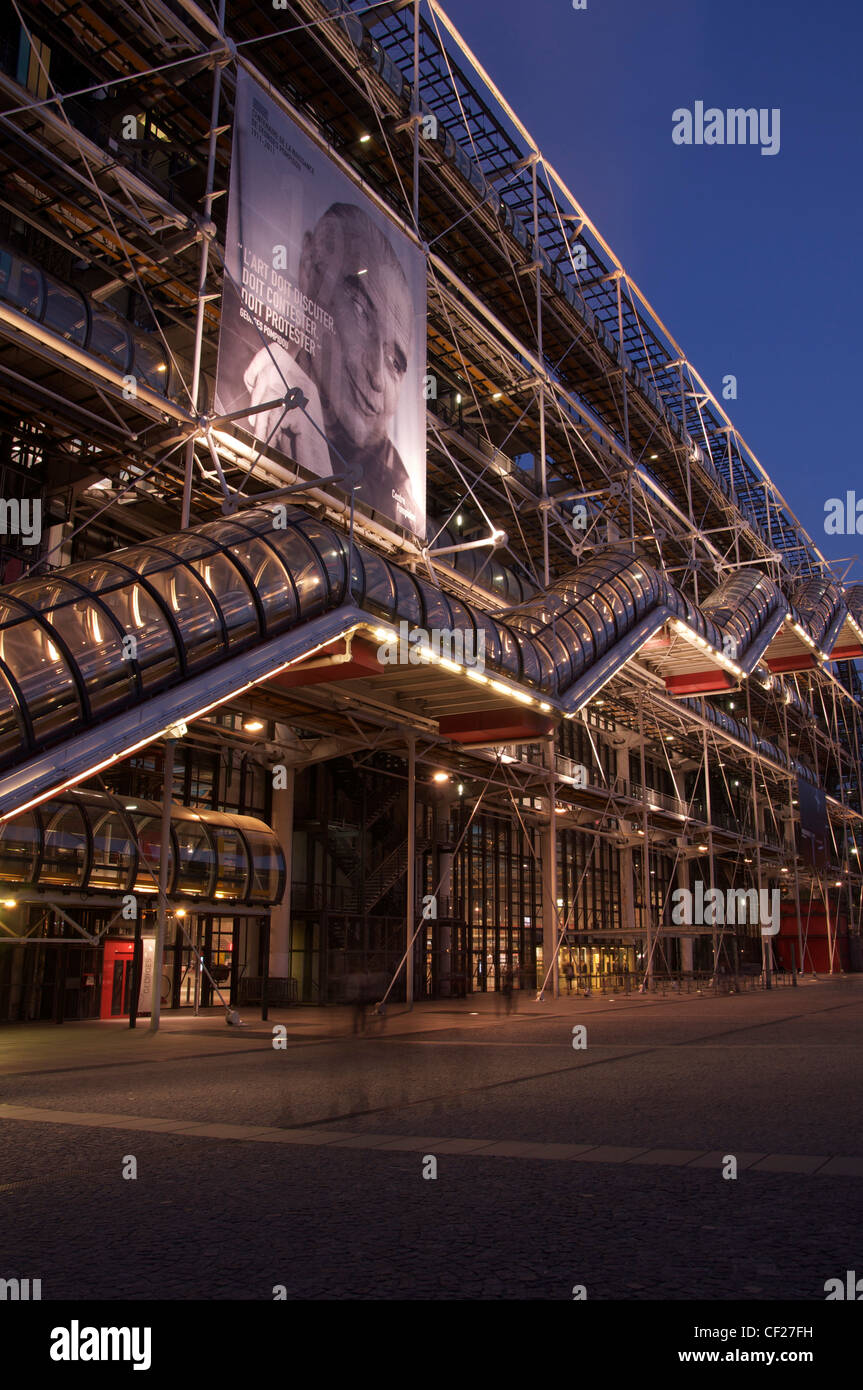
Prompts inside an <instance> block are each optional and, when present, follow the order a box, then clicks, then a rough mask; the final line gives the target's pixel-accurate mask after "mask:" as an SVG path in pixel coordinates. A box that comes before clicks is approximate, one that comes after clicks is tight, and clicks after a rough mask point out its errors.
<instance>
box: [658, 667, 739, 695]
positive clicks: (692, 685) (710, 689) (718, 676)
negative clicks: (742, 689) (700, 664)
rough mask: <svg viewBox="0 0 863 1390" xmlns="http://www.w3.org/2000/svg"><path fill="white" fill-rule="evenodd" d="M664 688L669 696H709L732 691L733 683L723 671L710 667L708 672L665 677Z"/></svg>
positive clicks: (691, 672) (687, 672) (693, 672)
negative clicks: (723, 691)
mask: <svg viewBox="0 0 863 1390" xmlns="http://www.w3.org/2000/svg"><path fill="white" fill-rule="evenodd" d="M665 688H666V690H667V691H668V692H669V693H670V694H671V695H710V694H713V693H715V692H717V691H720V690H733V689H734V681H733V680H732V679H731V677H730V676H729V675H726V673H725V671H718V670H717V669H716V668H715V667H713V666H712V667H711V668H710V670H708V671H685V672H684V673H683V674H682V675H680V676H666V677H665Z"/></svg>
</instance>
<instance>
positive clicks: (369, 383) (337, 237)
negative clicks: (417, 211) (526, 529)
mask: <svg viewBox="0 0 863 1390" xmlns="http://www.w3.org/2000/svg"><path fill="white" fill-rule="evenodd" d="M425 315H426V280H425V261H424V257H423V255H422V253H421V251H420V250H419V249H418V248H417V247H416V246H415V245H414V244H413V243H412V242H411V241H410V240H409V239H408V238H407V237H406V236H405V234H404V233H403V232H402V231H400V230H399V228H398V227H396V226H395V225H394V224H393V223H392V222H391V221H390V220H389V218H388V217H386V215H385V214H384V213H382V212H380V211H379V210H378V208H377V207H376V206H375V205H374V203H372V201H371V200H370V199H369V198H368V197H367V196H366V195H365V194H364V193H363V192H362V190H361V189H360V188H359V187H358V186H357V185H356V184H355V183H354V182H353V181H352V180H351V179H350V178H348V177H347V175H346V174H344V173H342V171H341V170H340V169H338V168H337V167H336V166H335V164H333V162H332V161H331V160H330V159H329V158H328V156H327V155H326V154H324V153H323V152H322V151H321V150H320V149H319V148H318V146H317V145H315V144H314V143H313V142H312V141H311V140H310V139H309V138H308V137H307V136H306V135H305V134H304V133H303V131H302V130H301V129H300V128H299V127H298V126H297V125H296V124H295V123H294V122H293V121H292V120H291V119H290V117H289V116H288V115H286V114H285V112H284V111H282V109H281V107H279V106H278V105H276V103H275V102H274V101H273V100H272V99H271V98H270V97H269V96H268V95H267V94H266V93H265V92H264V91H263V90H262V88H261V87H260V86H259V85H258V84H257V83H256V82H255V81H254V80H253V79H252V78H251V77H249V76H248V74H247V73H245V72H244V71H243V70H242V68H241V69H240V71H239V73H238V80H237V105H236V119H235V129H234V145H233V157H232V163H231V184H230V194H229V207H228V231H227V247H226V274H225V283H224V292H223V297H222V324H221V336H220V341H219V360H218V368H217V374H216V409H217V411H218V412H219V413H221V414H228V413H229V412H231V411H237V410H242V409H243V407H244V406H250V407H251V406H258V405H263V404H264V403H266V402H269V401H278V402H279V404H278V405H275V406H273V407H271V408H270V409H268V410H263V411H259V412H258V413H257V414H252V415H249V416H248V417H245V418H244V419H242V420H241V421H240V423H241V425H242V426H244V427H245V428H248V430H249V431H250V432H251V433H252V434H253V435H254V436H255V437H256V438H257V439H258V440H260V441H261V442H263V443H267V444H268V445H269V447H270V448H275V449H277V450H280V451H281V452H283V453H284V454H286V455H287V456H288V457H289V458H290V459H292V460H293V461H294V462H295V463H297V464H299V465H300V466H301V467H302V468H305V469H308V470H309V471H310V472H312V473H314V474H317V475H318V476H319V477H321V478H327V477H333V476H339V477H342V478H343V479H344V481H343V482H341V483H339V484H338V486H339V487H340V488H341V489H342V490H343V491H345V492H350V491H351V490H352V489H355V496H356V499H357V501H358V502H363V503H365V505H366V506H368V507H372V508H374V509H375V511H377V512H379V513H380V514H382V516H383V517H385V518H388V519H390V520H392V521H395V522H397V523H398V524H399V525H400V526H403V527H405V529H407V530H409V531H412V532H414V533H415V534H416V535H418V536H420V537H421V538H425V526H426V496H425V481H426V480H425V471H426V464H425V401H424V398H423V375H424V372H425V350H426V343H425V332H426V328H425ZM296 387H298V388H299V389H300V390H301V391H302V394H303V396H304V397H305V398H306V401H307V404H306V406H305V408H304V410H300V409H297V408H294V409H291V410H288V409H285V407H284V406H283V405H282V404H281V401H282V398H283V397H284V396H285V394H286V392H287V391H288V390H290V389H292V388H296Z"/></svg>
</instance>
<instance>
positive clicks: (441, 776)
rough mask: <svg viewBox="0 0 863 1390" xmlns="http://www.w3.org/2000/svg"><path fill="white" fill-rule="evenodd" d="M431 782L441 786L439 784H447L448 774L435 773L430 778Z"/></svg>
mask: <svg viewBox="0 0 863 1390" xmlns="http://www.w3.org/2000/svg"><path fill="white" fill-rule="evenodd" d="M432 781H433V782H437V783H438V784H441V783H443V782H448V781H449V773H448V772H436V773H435V774H434V776H433V777H432Z"/></svg>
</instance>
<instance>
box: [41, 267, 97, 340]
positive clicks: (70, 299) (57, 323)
mask: <svg viewBox="0 0 863 1390" xmlns="http://www.w3.org/2000/svg"><path fill="white" fill-rule="evenodd" d="M42 322H43V323H44V324H45V326H46V327H47V328H51V329H53V330H54V332H55V333H59V334H60V336H61V338H65V339H66V340H67V342H70V343H76V344H77V345H78V347H83V346H84V342H85V339H86V337H87V310H86V307H85V305H84V301H83V299H82V298H81V296H80V294H78V293H77V292H76V291H75V290H72V289H69V288H67V286H65V285H60V284H58V283H57V281H56V280H51V279H49V278H48V276H47V275H46V276H45V308H44V310H43V312H42Z"/></svg>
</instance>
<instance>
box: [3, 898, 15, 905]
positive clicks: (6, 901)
mask: <svg viewBox="0 0 863 1390" xmlns="http://www.w3.org/2000/svg"><path fill="white" fill-rule="evenodd" d="M3 906H4V907H17V906H18V899H17V898H4V899H3Z"/></svg>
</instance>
